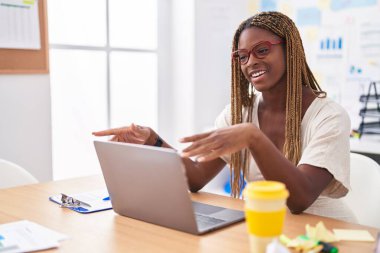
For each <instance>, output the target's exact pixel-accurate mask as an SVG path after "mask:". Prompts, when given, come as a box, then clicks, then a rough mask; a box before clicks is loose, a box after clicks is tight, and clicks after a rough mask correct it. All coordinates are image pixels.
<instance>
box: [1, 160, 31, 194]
mask: <svg viewBox="0 0 380 253" xmlns="http://www.w3.org/2000/svg"><path fill="white" fill-rule="evenodd" d="M32 183H38V181H37V179H36V178H35V177H33V176H32V175H31V174H30V173H29V172H28V171H26V170H25V169H24V168H22V167H20V166H19V165H17V164H15V163H12V162H9V161H6V160H2V159H0V188H8V187H14V186H19V185H25V184H32Z"/></svg>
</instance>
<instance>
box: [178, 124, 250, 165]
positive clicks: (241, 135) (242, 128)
mask: <svg viewBox="0 0 380 253" xmlns="http://www.w3.org/2000/svg"><path fill="white" fill-rule="evenodd" d="M256 129H257V128H256V127H255V126H254V125H253V124H252V123H242V124H237V125H233V126H230V127H226V128H220V129H217V130H214V131H211V132H207V133H202V134H197V135H193V136H189V137H185V138H182V139H180V142H182V143H187V142H192V144H191V145H190V146H189V147H187V148H185V149H184V150H182V154H181V155H182V157H192V156H195V157H196V158H197V161H199V162H206V161H210V160H213V159H216V158H218V157H220V156H222V155H226V154H231V153H235V152H237V151H240V150H242V149H244V148H246V147H248V146H249V145H250V143H251V141H252V138H253V134H254V132H255V130H256Z"/></svg>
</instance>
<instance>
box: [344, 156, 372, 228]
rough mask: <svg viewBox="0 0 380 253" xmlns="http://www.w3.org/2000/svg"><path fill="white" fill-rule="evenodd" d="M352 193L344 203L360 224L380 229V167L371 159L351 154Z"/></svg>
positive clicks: (345, 198) (346, 197)
mask: <svg viewBox="0 0 380 253" xmlns="http://www.w3.org/2000/svg"><path fill="white" fill-rule="evenodd" d="M350 163H351V173H350V176H351V191H350V192H349V193H348V194H347V196H345V197H344V198H343V201H344V202H345V203H346V204H347V205H348V206H349V207H350V208H351V209H352V211H353V212H354V214H355V215H356V218H357V219H358V223H359V224H362V225H367V226H371V227H376V228H380V165H379V164H378V163H377V162H375V161H374V160H372V159H371V158H369V157H367V156H364V155H360V154H355V153H351V154H350Z"/></svg>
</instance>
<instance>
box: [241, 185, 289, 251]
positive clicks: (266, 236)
mask: <svg viewBox="0 0 380 253" xmlns="http://www.w3.org/2000/svg"><path fill="white" fill-rule="evenodd" d="M288 196H289V192H288V191H287V190H286V187H285V185H284V184H283V183H281V182H277V181H257V182H251V183H248V185H247V186H246V188H245V189H244V198H245V217H246V223H247V228H248V234H249V241H250V252H251V253H253V252H254V253H265V251H266V246H267V245H268V244H269V243H270V242H271V241H272V240H273V239H274V238H276V237H278V236H280V235H281V234H282V229H283V226H284V220H285V214H286V199H287V198H288Z"/></svg>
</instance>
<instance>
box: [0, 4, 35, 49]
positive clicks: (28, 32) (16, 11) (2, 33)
mask: <svg viewBox="0 0 380 253" xmlns="http://www.w3.org/2000/svg"><path fill="white" fill-rule="evenodd" d="M0 48H10V49H34V50H38V49H40V48H41V39H40V27H39V17H38V0H0Z"/></svg>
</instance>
